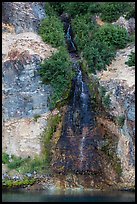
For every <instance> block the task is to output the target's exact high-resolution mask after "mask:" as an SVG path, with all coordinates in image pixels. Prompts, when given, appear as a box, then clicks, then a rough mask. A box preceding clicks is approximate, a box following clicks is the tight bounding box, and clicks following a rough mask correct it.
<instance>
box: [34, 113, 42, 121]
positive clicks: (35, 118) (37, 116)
mask: <svg viewBox="0 0 137 204" xmlns="http://www.w3.org/2000/svg"><path fill="white" fill-rule="evenodd" d="M40 117H41V116H40V115H39V114H35V115H34V121H35V122H37V120H38V118H40Z"/></svg>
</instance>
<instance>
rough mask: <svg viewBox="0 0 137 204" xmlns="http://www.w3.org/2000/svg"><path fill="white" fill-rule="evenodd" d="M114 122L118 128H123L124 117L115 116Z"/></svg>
mask: <svg viewBox="0 0 137 204" xmlns="http://www.w3.org/2000/svg"><path fill="white" fill-rule="evenodd" d="M116 122H117V124H118V125H119V126H120V127H123V125H124V122H125V115H120V116H117V118H116Z"/></svg>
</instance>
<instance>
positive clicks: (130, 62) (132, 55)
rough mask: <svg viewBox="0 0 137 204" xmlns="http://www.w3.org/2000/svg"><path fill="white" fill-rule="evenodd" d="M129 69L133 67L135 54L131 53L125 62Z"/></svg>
mask: <svg viewBox="0 0 137 204" xmlns="http://www.w3.org/2000/svg"><path fill="white" fill-rule="evenodd" d="M125 64H127V65H128V66H129V67H132V66H135V52H131V54H130V55H129V59H128V61H127V62H125Z"/></svg>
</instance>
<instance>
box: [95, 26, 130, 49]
mask: <svg viewBox="0 0 137 204" xmlns="http://www.w3.org/2000/svg"><path fill="white" fill-rule="evenodd" d="M94 38H95V39H96V40H97V41H103V42H106V43H108V46H114V47H115V49H122V48H125V47H126V45H127V43H128V40H129V35H128V32H127V30H126V29H125V28H121V27H120V26H118V25H112V24H105V25H104V26H102V27H100V28H99V29H98V31H97V32H96V33H95V35H94Z"/></svg>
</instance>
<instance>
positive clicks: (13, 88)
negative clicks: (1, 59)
mask: <svg viewBox="0 0 137 204" xmlns="http://www.w3.org/2000/svg"><path fill="white" fill-rule="evenodd" d="M40 62H41V61H40V60H39V59H37V56H35V55H32V56H31V60H30V61H29V62H28V63H27V62H26V61H24V63H21V61H20V60H19V59H18V60H15V61H12V60H9V61H6V62H5V63H3V84H4V88H3V96H4V100H3V112H4V114H3V117H4V118H3V119H4V120H8V119H10V118H22V117H27V118H28V117H33V116H34V115H35V114H42V113H46V112H48V111H49V109H48V97H49V96H50V91H51V88H50V87H49V86H48V85H47V86H46V85H43V84H42V83H41V81H40V76H39V74H38V70H39V69H40V65H39V63H40Z"/></svg>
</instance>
